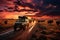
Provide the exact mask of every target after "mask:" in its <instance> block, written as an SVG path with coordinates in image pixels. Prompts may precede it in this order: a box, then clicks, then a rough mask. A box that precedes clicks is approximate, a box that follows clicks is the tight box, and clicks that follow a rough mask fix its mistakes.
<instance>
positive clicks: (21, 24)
mask: <svg viewBox="0 0 60 40" xmlns="http://www.w3.org/2000/svg"><path fill="white" fill-rule="evenodd" d="M27 24H28V17H26V16H19V17H18V20H17V21H16V22H15V25H14V31H16V30H17V28H19V29H20V30H21V29H23V30H25V29H26V25H27Z"/></svg>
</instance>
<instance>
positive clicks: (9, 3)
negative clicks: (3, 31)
mask: <svg viewBox="0 0 60 40" xmlns="http://www.w3.org/2000/svg"><path fill="white" fill-rule="evenodd" d="M16 2H17V0H0V19H2V18H14V19H15V18H17V17H18V16H20V15H25V14H29V15H30V14H31V15H33V14H34V15H35V16H43V17H44V16H55V17H56V18H57V17H59V18H60V0H20V3H21V4H18V3H16ZM15 6H17V11H15ZM28 10H32V11H28ZM36 12H37V13H36ZM37 14H39V15H37Z"/></svg>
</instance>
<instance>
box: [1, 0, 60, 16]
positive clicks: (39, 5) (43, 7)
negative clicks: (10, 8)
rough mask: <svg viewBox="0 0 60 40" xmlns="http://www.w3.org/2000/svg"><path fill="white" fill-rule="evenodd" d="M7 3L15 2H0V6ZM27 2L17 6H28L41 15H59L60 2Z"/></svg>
mask: <svg viewBox="0 0 60 40" xmlns="http://www.w3.org/2000/svg"><path fill="white" fill-rule="evenodd" d="M8 1H11V2H14V1H16V0H0V5H1V4H2V5H6V4H7V2H8ZM22 1H24V0H22ZM29 1H30V0H29ZM29 1H27V0H25V1H24V2H25V3H23V4H19V5H21V6H24V7H25V6H28V7H30V8H33V9H35V10H36V9H38V10H40V11H41V12H42V13H40V14H43V15H60V0H31V3H30V2H29ZM33 4H34V5H33ZM49 4H51V5H49ZM13 5H14V4H13ZM17 5H18V4H17ZM54 6H56V8H54Z"/></svg>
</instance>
